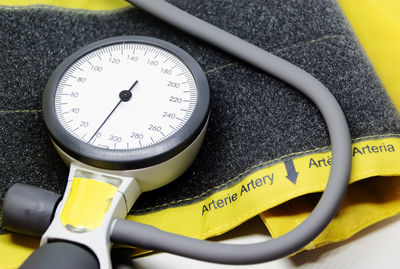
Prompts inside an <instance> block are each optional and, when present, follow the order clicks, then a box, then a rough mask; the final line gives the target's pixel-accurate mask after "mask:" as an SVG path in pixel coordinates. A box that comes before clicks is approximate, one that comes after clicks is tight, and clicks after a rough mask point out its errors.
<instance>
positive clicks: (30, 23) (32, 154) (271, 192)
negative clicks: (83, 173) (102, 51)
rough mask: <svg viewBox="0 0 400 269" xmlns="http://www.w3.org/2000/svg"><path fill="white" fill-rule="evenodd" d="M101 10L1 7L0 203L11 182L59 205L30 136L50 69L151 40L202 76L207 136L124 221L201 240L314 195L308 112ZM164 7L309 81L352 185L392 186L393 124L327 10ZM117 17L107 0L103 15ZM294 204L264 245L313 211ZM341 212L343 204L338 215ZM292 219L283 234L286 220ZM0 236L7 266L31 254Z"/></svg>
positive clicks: (262, 82) (202, 47) (217, 55)
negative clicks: (340, 114)
mask: <svg viewBox="0 0 400 269" xmlns="http://www.w3.org/2000/svg"><path fill="white" fill-rule="evenodd" d="M102 2H103V1H96V3H94V2H92V3H91V4H92V5H90V4H88V5H89V6H91V7H93V8H88V6H86V4H87V3H90V1H68V2H66V1H61V2H59V3H60V4H59V5H60V6H59V7H51V6H29V3H31V4H34V3H37V4H55V3H54V1H50V0H49V1H41V2H40V1H24V6H19V7H10V6H13V5H21V3H18V1H4V2H3V3H2V4H3V5H4V4H7V3H9V5H8V6H3V7H1V8H0V21H1V24H2V29H1V31H2V34H3V36H4V37H5V38H4V42H1V43H0V51H4V52H6V53H5V56H4V58H5V59H4V60H3V61H0V70H2V71H1V72H2V74H1V76H0V85H1V88H0V95H1V98H0V126H1V129H0V132H1V135H0V139H1V140H0V144H1V152H0V162H1V165H0V173H1V174H2V178H1V185H0V188H1V194H2V195H4V193H5V192H6V190H7V189H8V188H9V187H10V186H11V185H12V184H13V183H16V182H23V183H30V184H34V185H36V186H40V187H43V188H46V189H49V190H53V191H56V192H59V193H62V192H63V189H64V188H65V184H66V178H67V173H68V171H67V168H66V167H65V165H64V164H63V163H62V162H61V160H60V158H59V157H58V156H57V154H56V152H55V151H54V150H53V148H52V145H51V143H50V141H49V139H48V137H47V135H46V131H45V128H44V125H43V123H42V117H41V110H40V109H41V100H40V99H41V94H42V91H43V89H44V86H45V84H46V82H47V79H48V77H49V75H50V74H51V72H52V70H53V69H54V68H55V67H56V66H57V65H58V64H59V63H60V62H61V61H62V60H63V59H64V58H65V57H66V56H68V55H69V54H71V53H72V52H73V51H75V50H76V49H78V48H80V47H82V46H83V45H85V44H88V43H90V42H93V41H97V40H99V39H102V38H106V37H111V36H117V35H123V34H129V35H149V36H154V37H158V38H161V39H165V40H167V41H170V42H172V43H175V44H176V45H178V46H180V47H181V48H183V49H185V50H186V51H188V52H189V53H190V54H192V55H193V57H194V58H195V59H196V60H197V61H199V63H200V65H201V66H202V67H203V69H204V70H205V71H206V74H207V77H208V79H209V82H210V86H211V98H212V104H211V119H210V124H209V130H208V133H207V137H206V140H205V143H204V146H203V148H202V150H201V152H200V154H199V157H198V158H197V160H196V161H195V163H194V164H193V166H192V167H191V168H190V169H189V170H188V171H187V172H186V173H185V174H184V175H183V176H182V177H180V178H179V179H177V180H176V181H174V182H172V183H171V184H169V185H168V186H166V187H164V188H161V189H159V190H155V191H152V192H149V193H145V194H143V195H142V196H141V197H140V198H139V200H138V201H137V203H136V204H135V205H134V208H133V209H132V211H131V215H130V216H129V217H128V218H129V219H133V220H137V221H140V222H144V223H150V224H152V225H155V226H157V227H159V228H161V229H164V230H168V231H172V232H177V233H181V234H185V235H189V236H193V237H197V238H207V237H211V236H215V235H218V234H221V233H224V232H226V231H228V230H230V229H232V228H233V227H235V226H237V225H239V224H240V223H242V222H244V221H246V220H247V219H249V218H252V217H254V216H256V215H258V214H260V213H262V212H264V211H266V210H268V209H271V208H273V207H276V206H278V205H280V204H282V203H284V202H287V201H290V200H292V199H293V198H296V197H299V196H303V195H307V194H310V193H316V192H321V191H322V190H323V189H324V186H325V184H326V180H327V177H328V171H329V168H330V165H331V153H330V152H329V138H328V135H327V130H326V126H325V124H324V122H323V120H322V117H321V115H320V114H319V112H318V110H317V109H316V108H315V107H314V106H313V105H312V104H311V102H310V101H309V100H307V99H306V98H305V97H304V96H302V95H301V94H299V93H297V92H295V91H294V90H293V89H292V88H290V87H289V86H287V85H285V84H284V83H281V82H280V81H277V80H276V79H274V78H273V77H271V76H269V75H266V74H264V73H262V72H260V71H258V70H256V69H253V68H251V67H249V66H248V65H246V64H244V63H241V62H240V61H238V60H236V59H234V58H232V57H230V56H227V55H226V54H224V53H222V52H220V51H218V50H216V49H215V48H213V47H210V46H208V45H206V44H204V43H203V42H201V41H199V40H197V39H194V38H192V37H190V36H188V35H186V34H184V33H182V32H180V31H178V30H176V29H174V28H173V27H170V26H168V25H166V24H165V23H163V22H161V21H159V20H158V19H156V18H153V17H151V16H149V15H147V14H146V13H144V12H143V11H141V10H139V9H136V8H130V7H127V8H122V9H117V10H107V9H109V7H103V6H101V3H102ZM171 2H172V3H174V4H176V5H177V6H180V7H182V8H183V9H185V10H187V11H189V12H190V13H192V14H194V15H197V16H199V17H201V18H203V19H205V20H207V21H209V22H211V23H213V24H215V25H217V26H219V27H221V28H224V29H226V30H228V31H230V32H232V33H234V34H236V35H239V36H241V37H242V38H244V39H246V40H248V41H250V42H252V43H254V44H256V45H258V46H260V47H262V48H264V49H266V50H267V51H271V52H272V53H274V54H277V55H278V56H281V57H283V58H285V59H287V60H289V61H290V62H292V63H294V64H296V65H299V66H300V67H302V68H304V69H305V70H307V71H309V72H311V73H312V74H313V75H314V76H315V77H317V78H318V79H319V80H321V82H323V83H324V84H325V85H326V86H327V87H328V88H329V89H330V90H331V91H332V93H333V94H334V96H335V97H336V98H337V99H338V101H339V103H340V104H341V106H342V107H343V109H344V111H345V114H346V116H347V119H348V121H349V125H350V129H351V133H352V138H353V142H354V144H353V156H354V164H353V171H352V182H356V181H358V183H355V184H359V183H364V182H363V181H364V179H366V178H369V177H375V176H396V175H399V171H398V167H397V165H396V162H398V160H399V159H398V158H399V156H398V154H399V152H400V143H399V137H400V118H399V115H398V112H397V110H396V108H395V106H394V105H393V102H392V100H391V99H390V97H389V95H388V94H387V92H386V91H385V89H384V87H383V86H382V84H381V82H380V80H379V79H378V76H377V75H376V73H375V70H374V67H373V66H372V65H371V63H370V62H369V60H368V58H367V57H366V55H365V53H364V51H363V49H362V47H361V46H360V44H359V43H358V41H357V39H356V38H355V37H354V36H353V30H352V29H351V28H350V27H349V25H348V21H347V19H346V18H345V17H344V15H343V14H342V11H341V9H340V7H339V6H338V4H337V3H336V2H335V1H334V0H324V1H321V0H314V1H308V2H307V3H301V4H300V3H296V2H290V3H288V2H286V1H268V2H265V1H262V0H251V1H250V0H246V1H243V0H240V1H239V0H238V1H228V0H219V1H211V0H209V1H205V0H192V1H190V2H188V1H183V0H174V1H171ZM250 2H251V4H250ZM341 2H343V3H346V2H347V1H341ZM83 3H85V5H84V6H82V5H83ZM343 3H341V4H342V5H343ZM26 5H28V6H26ZM97 5H99V6H97ZM125 5H126V4H124V3H123V1H115V7H116V8H119V7H122V6H125ZM95 7H98V8H95ZM83 9H90V10H83ZM206 11H207V12H206ZM244 21H246V23H243V22H244ZM227 22H229V23H227ZM374 62H375V61H374ZM384 82H385V81H384ZM385 83H386V82H385ZM386 87H387V88H388V89H389V87H388V85H386ZM396 103H397V102H396ZM11 138H12V139H11ZM27 175H30V176H27ZM384 180H386V179H381V178H379V179H375V180H371V181H372V182H374V183H375V182H378V184H380V182H387V181H384ZM392 182H393V184H396V182H397V181H396V179H392ZM354 186H358V185H354ZM388 186H390V185H388ZM388 188H389V187H388ZM394 190H395V188H394V187H393V188H390V189H389V190H387V191H388V192H389V191H394ZM360 193H362V192H361V190H360ZM381 193H383V191H382V192H381ZM349 195H351V192H349ZM360 195H361V194H360ZM305 197H306V198H305V199H307V200H304V201H302V202H301V203H300V202H299V203H298V204H299V207H298V208H295V209H294V210H288V209H287V205H293V202H292V204H283V205H282V206H281V207H278V208H276V209H275V211H267V212H266V213H265V214H263V215H262V216H263V218H264V220H265V222H266V223H267V226H268V228H269V229H270V231H271V234H273V235H274V236H275V235H279V234H281V233H284V232H285V230H281V229H280V228H276V227H277V226H284V227H287V229H290V228H292V227H293V226H292V223H296V221H301V219H302V218H303V217H304V216H305V215H304V214H306V210H304V208H306V209H307V210H308V209H309V208H310V207H307V206H308V205H311V204H312V203H311V202H310V203H306V202H307V201H314V200H315V198H314V196H312V199H309V198H307V197H309V196H305ZM387 197H392V198H393V199H391V200H390V201H388V204H385V206H384V207H377V208H380V209H377V210H376V211H374V212H378V211H380V210H382V211H381V212H380V213H382V212H383V213H382V214H381V215H380V216H376V217H375V218H373V219H372V220H369V221H365V222H360V224H355V226H357V227H355V228H354V229H352V231H353V232H351V233H349V234H348V236H350V235H351V234H352V233H354V232H356V231H358V230H359V229H362V228H364V227H365V226H367V225H370V224H372V223H373V222H375V221H378V220H380V219H383V218H385V217H389V216H391V215H393V214H395V213H397V211H396V210H393V208H396V207H395V206H394V207H392V206H391V205H392V204H389V203H392V202H396V199H397V198H395V197H393V196H391V195H388V196H387ZM298 199H301V198H298ZM371 199H372V198H371ZM294 201H297V200H294ZM372 202H373V201H372ZM304 203H305V204H306V205H304ZM295 204H297V203H295ZM366 204H367V205H368V204H371V201H368V202H367V203H366ZM348 206H351V205H350V204H349V203H347V204H345V205H344V210H346V207H348ZM356 206H357V205H356ZM292 207H293V206H291V208H292ZM366 207H367V209H370V207H368V206H366ZM348 208H350V207H348ZM362 208H364V207H362ZM389 209H390V210H389ZM361 211H362V210H360V211H357V212H361ZM293 212H296V213H295V215H296V219H295V221H293V219H291V218H290V216H289V217H287V215H291V214H293ZM363 212H364V211H363ZM303 213H304V214H303ZM301 214H303V215H301ZM349 215H350V214H344V215H343V217H342V216H341V215H340V214H339V217H340V219H339V220H340V222H342V223H346V222H347V221H349V218H348V217H347V216H349ZM366 215H368V216H369V217H370V216H371V215H369V213H362V214H361V213H357V218H358V217H360V218H362V219H366ZM352 216H353V217H354V215H352ZM288 223H290V225H288ZM340 227H341V226H340V225H336V226H335V227H334V228H333V232H331V233H330V234H331V235H332V237H334V238H333V239H332V238H330V239H326V240H325V239H324V240H323V241H324V242H329V241H335V240H342V239H344V238H345V237H346V236H339V235H338V234H340V229H341V228H340ZM331 231H332V230H331ZM1 232H2V233H3V234H4V235H0V252H1V253H7V254H9V255H7V256H8V257H15V256H16V255H18V254H16V253H18V251H21V255H19V257H20V258H21V259H23V258H24V257H26V255H27V253H29V252H30V251H31V245H27V246H26V248H25V247H24V245H23V244H22V245H20V247H18V246H16V245H15V244H12V242H13V241H10V240H16V239H15V238H16V237H14V239H13V237H12V236H10V235H9V234H7V232H6V231H5V230H4V229H1ZM336 235H338V236H336ZM10 242H11V243H10ZM19 242H20V241H19ZM321 244H322V243H321ZM321 244H320V243H318V244H315V245H321ZM17 245H18V244H17ZM3 249H4V252H3ZM24 255H25V256H24ZM14 262H15V260H14ZM14 267H15V266H14ZM10 268H13V267H10Z"/></svg>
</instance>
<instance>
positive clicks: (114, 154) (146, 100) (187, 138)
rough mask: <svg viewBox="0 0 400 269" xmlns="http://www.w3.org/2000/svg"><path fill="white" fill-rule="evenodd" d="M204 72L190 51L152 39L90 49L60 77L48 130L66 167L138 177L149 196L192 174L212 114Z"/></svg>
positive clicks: (49, 98)
mask: <svg viewBox="0 0 400 269" xmlns="http://www.w3.org/2000/svg"><path fill="white" fill-rule="evenodd" d="M209 100H210V94H209V87H208V83H207V79H206V77H205V75H204V72H203V71H202V69H201V68H200V66H199V65H198V64H197V62H196V61H195V60H194V59H193V58H192V57H191V56H190V55H189V54H187V53H186V52H184V51H183V50H181V49H180V48H178V47H176V46H175V45H172V44H170V43H168V42H165V41H161V40H158V39H155V38H149V37H133V36H123V37H117V38H109V39H105V40H102V41H99V42H95V43H93V44H90V45H88V46H86V47H84V48H82V49H80V50H78V51H77V52H75V53H74V54H72V55H71V56H70V57H68V58H67V59H66V60H65V61H64V62H62V63H61V64H60V66H59V67H58V68H57V69H56V70H55V71H54V73H53V75H52V76H51V78H50V79H49V82H48V84H47V86H46V90H45V93H44V97H43V114H44V119H45V123H46V126H47V128H48V130H49V133H50V136H51V138H52V141H53V143H54V145H55V146H56V148H57V150H58V152H59V153H60V154H61V156H62V157H63V159H64V160H65V161H66V162H67V163H74V162H78V163H80V164H83V165H87V166H90V167H94V168H96V169H100V170H102V169H103V170H110V171H114V172H115V173H117V174H118V173H119V174H123V175H128V174H129V175H133V176H135V178H136V179H137V180H138V181H139V182H140V183H141V185H142V188H143V190H149V189H154V188H157V187H159V186H160V185H164V184H166V183H168V182H169V181H171V180H173V179H175V178H176V177H177V176H179V175H180V174H181V173H182V172H183V171H184V170H186V169H187V168H188V166H189V165H190V164H191V162H192V161H193V159H194V158H195V156H196V154H197V152H198V150H199V148H200V145H201V143H202V140H203V137H204V133H205V129H206V125H207V120H208V115H209V102H210V101H209Z"/></svg>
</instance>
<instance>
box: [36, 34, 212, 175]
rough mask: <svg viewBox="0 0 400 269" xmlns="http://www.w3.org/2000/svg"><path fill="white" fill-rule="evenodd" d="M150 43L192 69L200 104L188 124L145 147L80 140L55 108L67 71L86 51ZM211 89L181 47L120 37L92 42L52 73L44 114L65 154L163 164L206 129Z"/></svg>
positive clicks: (90, 160) (106, 162)
mask: <svg viewBox="0 0 400 269" xmlns="http://www.w3.org/2000/svg"><path fill="white" fill-rule="evenodd" d="M120 43H122V44H124V43H136V44H137V43H139V44H148V45H152V46H156V47H159V48H161V49H164V50H167V51H169V52H170V53H172V54H174V55H175V56H176V57H178V58H179V59H180V60H181V61H182V62H183V63H184V64H185V65H186V66H187V67H188V69H189V70H190V71H191V73H192V75H193V77H194V80H195V83H196V86H197V90H198V93H197V103H196V105H195V108H194V110H193V113H192V115H191V117H190V118H189V119H188V121H187V122H186V123H185V125H184V126H183V127H182V128H181V129H180V130H179V131H177V132H176V133H175V134H173V135H172V136H171V137H169V138H167V139H165V140H163V141H161V142H159V143H157V144H154V145H151V146H149V147H146V148H141V149H129V150H110V149H103V148H99V147H96V146H93V145H90V144H87V143H84V142H82V141H80V140H79V139H77V138H75V137H74V136H72V135H71V134H70V133H68V132H67V131H66V130H65V129H64V127H63V126H62V125H61V123H60V122H59V120H58V118H57V115H56V111H55V93H56V89H57V86H58V84H59V82H60V79H61V78H62V76H63V75H64V73H65V71H66V70H67V69H68V68H69V67H70V66H71V65H72V64H73V63H74V62H76V61H77V60H78V59H80V58H82V57H84V56H85V55H86V54H88V53H90V52H92V51H94V50H97V49H100V48H103V47H106V46H110V45H114V44H120ZM209 107H210V89H209V86H208V81H207V78H206V76H205V74H204V71H203V70H202V69H201V67H200V65H199V64H198V63H197V62H196V60H194V59H193V57H192V56H190V55H189V54H188V53H187V52H185V51H184V50H182V49H180V48H179V47H177V46H175V45H173V44H171V43H169V42H166V41H163V40H159V39H156V38H151V37H144V36H120V37H113V38H107V39H103V40H100V41H97V42H94V43H92V44H89V45H87V46H85V47H83V48H81V49H79V50H78V51H76V52H75V53H73V54H72V55H70V56H69V57H68V58H66V59H65V60H64V61H63V62H62V63H61V64H60V65H59V66H58V67H57V68H56V69H55V70H54V72H53V74H52V75H51V76H50V78H49V81H48V83H47V85H46V88H45V91H44V94H43V117H44V121H45V123H46V126H47V129H48V131H49V133H50V136H51V138H52V139H53V141H54V142H55V144H56V145H57V146H58V147H60V148H61V149H62V150H63V151H64V152H65V153H67V154H68V155H70V156H71V157H73V158H75V159H77V160H78V161H81V162H83V163H85V164H88V165H91V166H94V167H98V168H103V169H109V170H132V169H140V168H145V167H149V166H152V165H156V164H159V163H162V162H164V161H166V160H168V159H170V158H172V157H174V156H176V155H177V154H179V153H180V152H182V151H183V150H184V149H185V148H187V147H188V146H189V145H190V144H191V143H192V142H193V141H194V140H195V139H196V138H197V137H198V136H199V134H200V132H201V131H202V130H203V128H204V126H205V124H206V122H207V119H208V114H209Z"/></svg>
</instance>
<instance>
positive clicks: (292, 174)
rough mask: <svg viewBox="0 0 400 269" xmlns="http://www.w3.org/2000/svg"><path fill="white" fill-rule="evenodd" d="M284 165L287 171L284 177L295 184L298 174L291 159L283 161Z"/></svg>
mask: <svg viewBox="0 0 400 269" xmlns="http://www.w3.org/2000/svg"><path fill="white" fill-rule="evenodd" d="M285 167H286V171H287V176H286V178H287V179H289V180H290V182H292V183H293V184H295V185H296V183H297V177H298V176H299V173H298V172H297V171H296V168H295V167H294V163H293V160H289V161H286V162H285Z"/></svg>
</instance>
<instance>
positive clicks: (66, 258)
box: [19, 242, 100, 269]
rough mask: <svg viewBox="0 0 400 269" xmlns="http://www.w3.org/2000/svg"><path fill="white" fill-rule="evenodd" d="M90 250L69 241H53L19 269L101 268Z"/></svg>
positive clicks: (38, 250) (31, 256) (33, 254)
mask: <svg viewBox="0 0 400 269" xmlns="http://www.w3.org/2000/svg"><path fill="white" fill-rule="evenodd" d="M99 268H100V265H99V262H98V261H97V258H96V257H95V256H94V254H92V253H91V252H90V251H89V250H87V249H86V248H84V247H81V246H79V245H76V244H73V243H69V242H53V243H48V244H45V245H43V246H42V247H40V248H38V249H37V250H35V251H34V252H33V253H32V254H31V255H30V256H29V258H28V259H26V260H25V262H24V263H23V264H22V265H21V267H20V268H19V269H99Z"/></svg>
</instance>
